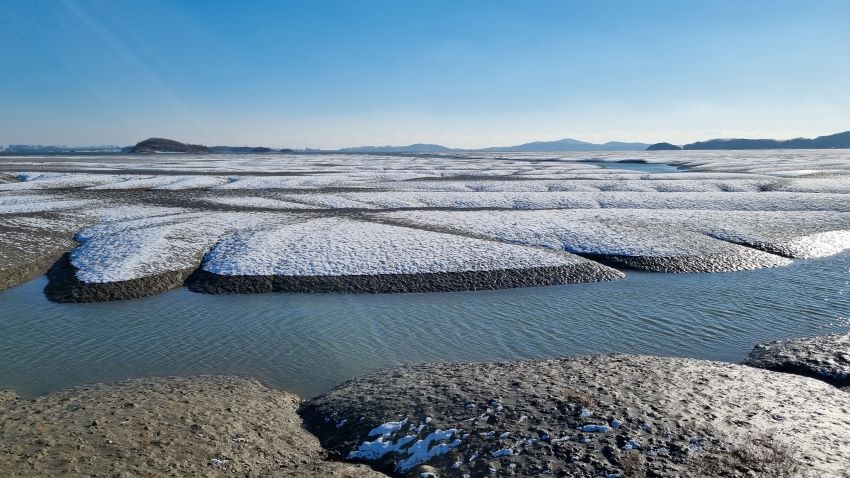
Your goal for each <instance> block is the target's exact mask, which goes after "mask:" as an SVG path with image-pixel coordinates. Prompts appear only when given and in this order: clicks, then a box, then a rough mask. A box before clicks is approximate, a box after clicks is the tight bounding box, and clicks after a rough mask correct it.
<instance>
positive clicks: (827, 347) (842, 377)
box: [744, 334, 850, 387]
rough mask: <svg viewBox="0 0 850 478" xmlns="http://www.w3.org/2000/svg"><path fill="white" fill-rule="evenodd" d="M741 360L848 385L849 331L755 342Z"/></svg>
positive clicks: (849, 379)
mask: <svg viewBox="0 0 850 478" xmlns="http://www.w3.org/2000/svg"><path fill="white" fill-rule="evenodd" d="M744 364H745V365H749V366H751V367H758V368H764V369H768V370H775V371H777V372H786V373H794V374H797V375H803V376H807V377H813V378H817V379H820V380H823V381H825V382H827V383H831V384H833V385H835V386H837V387H850V334H831V335H822V336H817V337H806V338H800V339H791V340H778V341H775V342H767V343H763V344H758V345H756V346H755V347H753V350H752V351H751V352H750V353H749V355H748V356H747V359H746V360H744Z"/></svg>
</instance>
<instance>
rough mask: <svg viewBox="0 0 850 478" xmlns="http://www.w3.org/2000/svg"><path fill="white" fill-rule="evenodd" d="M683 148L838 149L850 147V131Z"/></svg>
mask: <svg viewBox="0 0 850 478" xmlns="http://www.w3.org/2000/svg"><path fill="white" fill-rule="evenodd" d="M682 148H683V149H838V148H850V131H845V132H843V133H836V134H831V135H828V136H818V137H817V138H813V139H809V138H795V139H783V140H777V139H740V138H731V139H711V140H708V141H697V142H696V143H691V144H686V145H684V146H682Z"/></svg>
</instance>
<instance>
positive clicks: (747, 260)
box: [582, 248, 789, 273]
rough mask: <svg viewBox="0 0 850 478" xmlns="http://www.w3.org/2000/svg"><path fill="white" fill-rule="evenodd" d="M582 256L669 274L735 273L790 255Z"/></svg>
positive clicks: (751, 251) (746, 252)
mask: <svg viewBox="0 0 850 478" xmlns="http://www.w3.org/2000/svg"><path fill="white" fill-rule="evenodd" d="M582 256H583V257H586V258H588V259H591V260H594V261H597V262H600V263H602V264H606V265H609V266H611V267H617V268H620V269H634V270H640V271H649V272H666V273H685V272H735V271H746V270H753V269H762V268H765V267H782V266H786V265H788V264H789V261H788V259H786V258H783V257H780V256H777V255H774V254H769V253H766V252H762V251H759V250H756V249H749V248H743V249H742V250H738V251H730V252H727V253H724V254H703V255H698V254H697V255H693V256H670V257H653V256H618V255H612V254H582Z"/></svg>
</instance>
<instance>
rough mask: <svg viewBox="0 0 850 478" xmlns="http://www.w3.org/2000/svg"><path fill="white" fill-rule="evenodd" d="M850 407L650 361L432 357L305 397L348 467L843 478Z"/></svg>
mask: <svg viewBox="0 0 850 478" xmlns="http://www.w3.org/2000/svg"><path fill="white" fill-rule="evenodd" d="M848 412H850V402H848V401H847V398H846V394H845V393H843V392H841V391H839V390H838V389H836V388H833V387H831V386H829V385H827V384H825V383H822V382H819V381H817V380H812V379H808V378H803V377H797V376H793V375H786V374H779V373H775V372H770V371H765V370H759V369H755V368H752V367H745V366H740V365H732V364H724V363H718V362H710V361H704V360H693V359H672V358H656V357H646V356H617V355H615V356H600V357H578V358H570V359H562V360H546V361H527V362H509V363H480V364H432V365H422V366H411V367H402V368H398V369H393V370H389V371H384V372H379V373H375V374H371V375H368V376H365V377H362V378H358V379H355V380H352V381H350V382H347V383H345V384H343V385H341V386H339V387H338V388H336V389H335V390H333V391H331V392H329V393H327V394H325V395H323V396H320V397H318V398H316V399H313V400H311V401H309V402H307V403H306V404H305V405H304V406H303V407H302V409H301V414H302V416H303V417H304V421H305V426H306V427H307V428H308V429H309V430H310V431H312V432H313V433H315V434H316V435H317V436H318V437H319V438H320V440H321V441H322V444H323V445H324V446H325V447H326V448H328V449H329V450H331V451H333V452H336V453H339V454H340V455H341V456H345V457H347V458H348V459H350V460H351V461H352V462H363V463H369V464H371V465H372V466H373V467H375V469H378V470H380V471H382V472H385V473H388V474H392V475H394V476H405V475H407V474H408V473H415V474H418V473H420V472H433V473H435V474H436V475H438V476H441V477H463V476H473V477H475V476H493V475H495V476H542V475H554V476H582V477H584V476H587V477H598V476H620V477H626V476H628V477H632V476H648V477H685V476H692V477H697V476H699V477H704V476H760V477H782V476H787V477H797V476H808V475H809V474H811V475H813V476H836V477H839V476H850V475H848V474H847V473H848V472H847V468H846V464H847V463H848V462H850V413H848Z"/></svg>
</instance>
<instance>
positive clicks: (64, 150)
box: [0, 144, 122, 155]
mask: <svg viewBox="0 0 850 478" xmlns="http://www.w3.org/2000/svg"><path fill="white" fill-rule="evenodd" d="M121 151H122V148H121V146H113V145H107V146H45V145H34V144H10V145H8V146H6V147H5V148H3V147H0V154H7V155H13V154H19V155H35V154H106V153H120V152H121Z"/></svg>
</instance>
